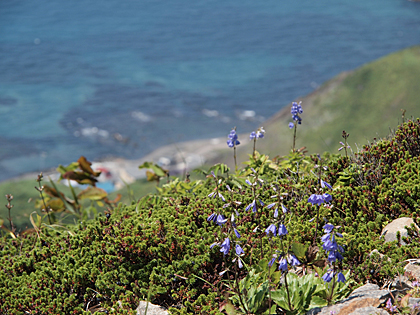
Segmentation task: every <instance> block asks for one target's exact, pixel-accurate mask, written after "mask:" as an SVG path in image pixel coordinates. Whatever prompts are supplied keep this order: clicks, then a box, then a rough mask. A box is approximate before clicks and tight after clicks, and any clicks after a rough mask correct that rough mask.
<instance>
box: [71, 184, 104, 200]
mask: <svg viewBox="0 0 420 315" xmlns="http://www.w3.org/2000/svg"><path fill="white" fill-rule="evenodd" d="M106 196H108V194H107V192H106V191H105V190H103V189H101V188H98V187H89V188H86V189H85V190H83V191H81V192H80V193H79V194H78V195H77V197H78V198H79V199H80V200H83V199H90V200H101V199H104V198H105V197H106Z"/></svg>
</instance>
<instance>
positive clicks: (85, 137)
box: [0, 0, 420, 180]
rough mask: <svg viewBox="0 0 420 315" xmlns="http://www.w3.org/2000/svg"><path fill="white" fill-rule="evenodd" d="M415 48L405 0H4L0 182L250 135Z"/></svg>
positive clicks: (414, 12)
mask: <svg viewBox="0 0 420 315" xmlns="http://www.w3.org/2000/svg"><path fill="white" fill-rule="evenodd" d="M416 44H420V3H413V2H409V1H405V0H381V1H379V0H369V1H366V0H352V1H347V0H346V1H344V0H323V1H313V0H311V1H307V0H302V1H284V0H265V1H255V0H252V1H251V0H241V1H239V0H237V1H228V0H224V1H220V0H213V1H206V0H195V1H185V0H178V1H159V0H149V1H146V0H137V1H131V0H124V1H117V0H101V1H97V0H88V1H80V0H74V1H61V0H60V1H58V0H48V1H47V0H37V1H29V0H22V1H16V0H1V1H0V117H1V123H0V146H1V149H0V180H3V179H6V178H9V177H12V176H15V175H17V174H19V173H23V172H27V171H39V170H41V169H43V168H49V167H53V166H56V165H58V164H60V163H61V164H65V163H69V162H71V161H74V160H77V158H78V157H79V156H80V155H82V154H83V155H85V156H86V157H87V158H88V159H90V160H93V159H96V158H101V157H106V156H122V157H126V158H138V157H141V156H143V155H145V154H147V153H148V152H150V151H151V150H153V149H155V148H157V147H159V146H161V145H165V144H171V143H174V142H178V141H184V140H190V139H197V138H209V137H220V136H227V134H228V133H229V131H230V129H231V128H232V127H233V126H237V128H238V131H239V132H247V131H251V130H252V129H254V128H255V127H258V126H259V124H260V123H261V121H263V120H264V119H266V118H268V117H269V116H270V115H272V114H274V113H275V112H277V111H278V110H280V109H281V108H282V107H283V106H285V105H287V104H290V102H291V101H292V100H294V99H295V98H296V97H298V96H301V95H305V94H307V93H309V92H311V91H312V90H313V89H314V88H316V86H318V85H319V84H321V83H323V82H324V81H326V80H328V79H330V78H332V77H333V76H335V75H336V74H338V73H340V72H341V71H344V70H350V69H354V68H356V67H358V66H360V65H362V64H364V63H366V62H369V61H372V60H374V59H376V58H379V57H381V56H384V55H386V54H388V53H391V52H394V51H397V50H399V49H402V48H406V47H408V46H412V45H416ZM250 111H251V112H250ZM252 111H253V112H252ZM253 114H254V116H252V115H253Z"/></svg>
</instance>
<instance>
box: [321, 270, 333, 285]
mask: <svg viewBox="0 0 420 315" xmlns="http://www.w3.org/2000/svg"><path fill="white" fill-rule="evenodd" d="M332 277H333V272H332V271H330V270H328V272H327V273H325V274H324V275H323V276H322V279H323V280H324V281H325V282H331V280H332Z"/></svg>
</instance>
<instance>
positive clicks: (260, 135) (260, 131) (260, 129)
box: [257, 127, 265, 138]
mask: <svg viewBox="0 0 420 315" xmlns="http://www.w3.org/2000/svg"><path fill="white" fill-rule="evenodd" d="M264 134H265V130H264V128H263V127H260V128H259V129H258V130H257V137H258V138H264Z"/></svg>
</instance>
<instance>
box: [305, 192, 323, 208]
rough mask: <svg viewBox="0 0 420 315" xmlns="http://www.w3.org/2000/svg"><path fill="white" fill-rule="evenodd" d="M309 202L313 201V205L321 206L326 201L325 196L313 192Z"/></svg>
mask: <svg viewBox="0 0 420 315" xmlns="http://www.w3.org/2000/svg"><path fill="white" fill-rule="evenodd" d="M308 202H310V203H312V204H313V205H318V206H320V205H321V204H322V203H323V202H324V198H323V197H322V196H321V195H317V194H312V195H311V196H310V197H309V198H308Z"/></svg>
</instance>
